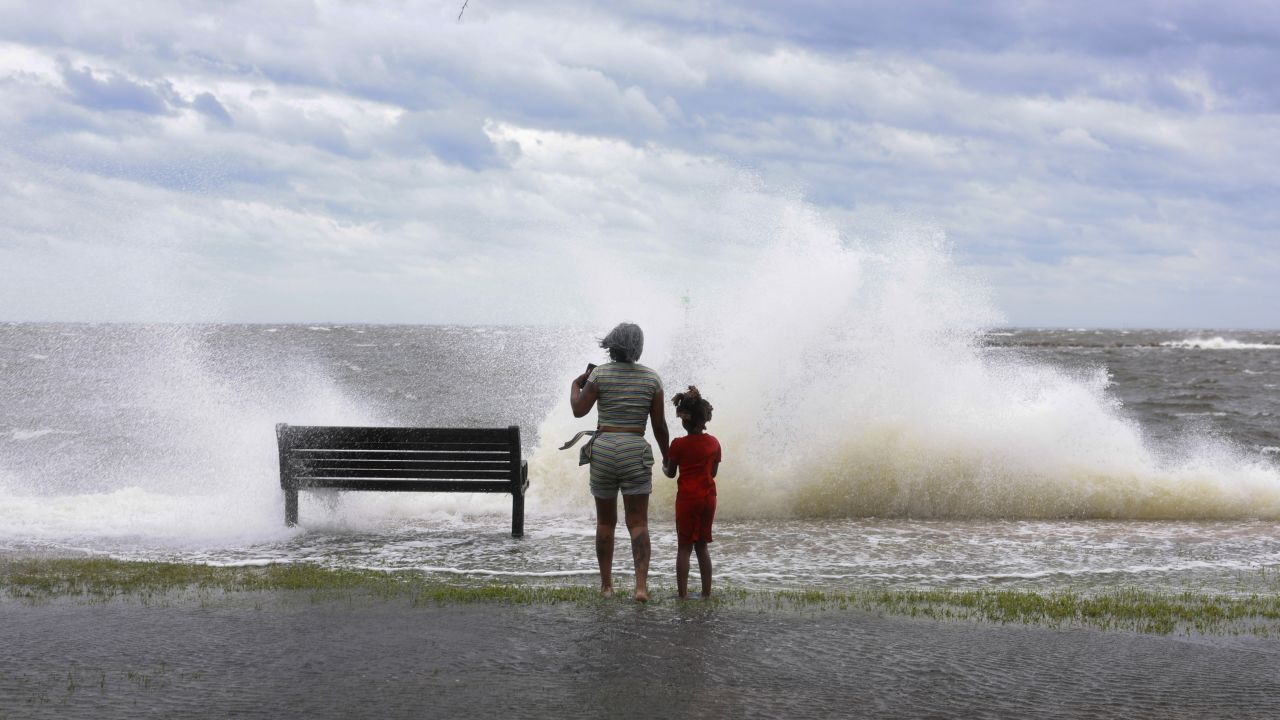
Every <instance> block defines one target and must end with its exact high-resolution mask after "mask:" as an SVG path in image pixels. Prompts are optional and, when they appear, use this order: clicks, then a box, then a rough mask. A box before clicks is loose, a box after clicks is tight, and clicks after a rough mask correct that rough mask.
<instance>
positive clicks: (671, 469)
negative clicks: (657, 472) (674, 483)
mask: <svg viewBox="0 0 1280 720" xmlns="http://www.w3.org/2000/svg"><path fill="white" fill-rule="evenodd" d="M662 474H663V475H666V476H667V477H669V478H673V477H675V476H676V465H675V463H673V462H671V460H669V459H668V460H663V461H662Z"/></svg>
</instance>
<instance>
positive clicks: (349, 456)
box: [289, 448, 513, 464]
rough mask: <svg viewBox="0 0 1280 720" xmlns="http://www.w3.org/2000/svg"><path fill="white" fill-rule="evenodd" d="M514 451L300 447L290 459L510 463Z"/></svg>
mask: <svg viewBox="0 0 1280 720" xmlns="http://www.w3.org/2000/svg"><path fill="white" fill-rule="evenodd" d="M512 455H513V453H512V452H511V451H510V450H506V451H504V452H492V451H475V452H443V451H435V450H347V449H345V448H323V449H322V448H300V449H296V450H293V451H291V452H290V453H289V457H290V459H293V458H299V459H306V460H310V459H312V458H325V459H328V458H332V459H340V460H396V461H398V460H414V461H417V460H424V461H425V460H430V461H436V460H439V461H443V462H486V461H489V462H502V463H507V464H510V463H511V460H512Z"/></svg>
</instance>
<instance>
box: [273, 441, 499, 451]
mask: <svg viewBox="0 0 1280 720" xmlns="http://www.w3.org/2000/svg"><path fill="white" fill-rule="evenodd" d="M289 448H290V449H291V450H293V451H294V452H307V451H311V450H360V451H369V452H377V451H383V452H389V451H415V452H503V451H506V452H510V451H511V443H492V442H473V443H467V442H437V443H409V442H404V443H392V442H368V443H358V442H353V443H336V442H333V443H323V442H320V443H314V442H313V443H295V444H293V445H290V446H289Z"/></svg>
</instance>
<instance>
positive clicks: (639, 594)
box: [635, 588, 649, 602]
mask: <svg viewBox="0 0 1280 720" xmlns="http://www.w3.org/2000/svg"><path fill="white" fill-rule="evenodd" d="M635 598H636V602H649V591H647V590H642V589H640V588H636V596H635Z"/></svg>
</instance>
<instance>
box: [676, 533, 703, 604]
mask: <svg viewBox="0 0 1280 720" xmlns="http://www.w3.org/2000/svg"><path fill="white" fill-rule="evenodd" d="M692 554H693V543H687V544H685V545H681V546H679V547H678V548H677V549H676V591H677V592H679V593H680V599H681V600H687V599H688V598H689V556H690V555H692ZM699 562H701V560H699Z"/></svg>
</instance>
